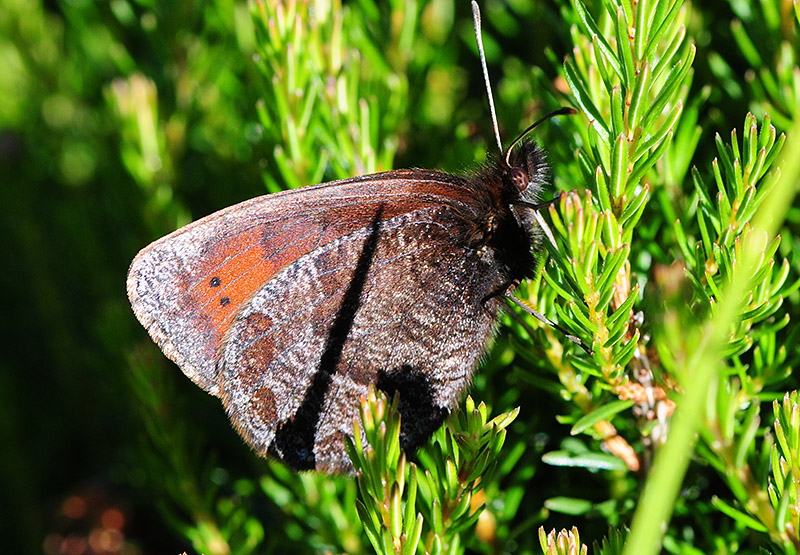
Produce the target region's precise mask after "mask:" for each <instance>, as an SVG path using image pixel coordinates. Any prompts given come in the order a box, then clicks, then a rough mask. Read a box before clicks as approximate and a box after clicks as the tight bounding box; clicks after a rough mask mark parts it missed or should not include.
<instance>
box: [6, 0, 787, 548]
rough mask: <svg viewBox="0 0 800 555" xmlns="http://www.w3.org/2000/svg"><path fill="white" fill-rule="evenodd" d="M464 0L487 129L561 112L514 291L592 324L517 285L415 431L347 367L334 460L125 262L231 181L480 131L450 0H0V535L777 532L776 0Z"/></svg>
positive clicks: (473, 151)
mask: <svg viewBox="0 0 800 555" xmlns="http://www.w3.org/2000/svg"><path fill="white" fill-rule="evenodd" d="M706 4H708V5H706ZM481 8H482V11H483V22H484V41H485V45H486V53H487V58H488V62H489V70H490V72H491V78H492V81H493V83H494V85H495V98H496V101H497V104H498V105H497V109H498V115H499V120H500V125H501V132H502V135H503V137H504V138H505V141H506V142H508V140H509V138H510V137H513V136H514V135H515V134H516V132H517V130H518V129H521V128H524V127H525V126H527V125H528V124H529V123H530V122H531V121H533V120H534V119H536V117H538V116H539V115H541V114H543V113H545V112H547V111H548V110H550V109H555V108H557V107H559V106H561V105H567V104H569V105H573V106H575V107H577V108H578V109H579V111H580V115H579V116H575V117H569V118H566V117H565V118H558V119H556V120H552V121H550V122H548V124H547V125H546V126H544V127H541V128H539V129H537V131H536V133H537V136H536V139H537V141H539V142H541V143H542V144H543V145H544V146H545V148H546V150H547V151H548V153H549V157H550V161H551V162H552V164H553V167H554V190H555V191H558V190H559V189H562V190H566V191H568V192H566V193H563V194H562V195H561V197H560V199H559V202H557V203H556V204H554V205H553V206H552V207H551V208H550V209H549V211H548V212H547V213H544V214H542V215H543V217H544V220H543V221H545V222H546V223H547V226H548V230H549V234H550V236H551V237H552V241H551V240H546V241H545V248H546V251H547V252H546V256H545V260H543V262H542V268H541V278H540V279H534V280H531V281H530V282H529V283H526V284H522V286H520V287H519V288H518V289H517V291H516V294H517V295H518V296H520V297H521V298H523V299H524V300H525V301H526V302H529V303H530V304H531V305H532V306H535V307H536V308H537V310H539V311H540V312H542V313H544V314H545V315H547V316H548V317H549V318H551V319H553V320H555V321H557V322H559V324H560V325H562V326H564V327H565V328H567V329H569V330H570V332H571V333H573V334H575V335H577V336H579V337H581V338H582V339H583V340H584V341H585V342H587V343H589V344H591V345H592V348H593V351H594V353H593V355H591V356H590V355H587V354H586V353H585V352H584V351H583V350H581V349H579V348H578V347H577V346H575V345H574V344H573V343H571V342H570V341H568V340H567V339H565V338H564V337H562V336H561V335H560V334H559V333H558V332H556V331H555V330H553V329H552V328H549V327H545V326H543V325H541V324H540V323H539V322H538V321H533V320H528V319H526V317H520V318H510V317H508V316H506V317H504V325H503V327H502V330H501V332H500V334H499V336H498V339H497V342H496V345H495V346H494V348H493V349H492V350H491V351H490V352H489V353H488V354H487V357H486V361H485V363H484V365H483V368H481V369H480V370H479V371H478V373H477V374H476V376H475V380H474V381H475V383H474V385H473V390H472V391H471V395H472V396H473V397H474V398H475V399H482V400H483V402H479V403H477V405H476V403H475V402H473V401H472V397H470V398H468V399H467V400H466V402H465V406H464V407H462V409H461V410H459V411H457V412H455V413H454V414H453V415H452V417H451V418H450V420H449V421H448V423H447V425H446V426H445V427H443V428H442V429H441V430H439V431H438V432H437V433H436V434H435V435H434V438H433V439H432V440H431V442H430V443H429V444H428V445H427V446H426V447H424V448H422V449H420V450H419V452H418V453H416V454H415V455H412V454H410V453H403V452H402V451H401V450H400V448H399V443H398V439H397V434H398V431H399V420H398V419H399V416H398V415H397V414H396V399H395V400H394V401H388V400H386V399H384V398H382V397H381V395H380V394H376V395H374V396H372V395H371V396H370V398H369V399H367V400H366V402H365V404H364V409H363V414H362V421H361V422H359V423H358V424H357V426H359V428H358V429H360V430H361V431H363V434H362V433H358V434H356V440H355V444H354V445H353V446H351V449H350V452H351V456H352V459H353V462H354V465H355V467H356V469H357V476H356V477H355V478H352V477H327V476H320V475H316V474H313V473H304V474H297V473H294V472H291V471H289V470H287V469H286V468H285V467H283V466H282V465H280V464H278V463H275V462H272V461H262V460H258V459H256V458H255V457H254V456H253V454H252V453H251V452H249V451H248V449H247V448H246V447H245V446H244V445H243V444H242V442H241V441H240V440H239V439H238V438H237V437H236V435H235V433H234V432H232V431H231V430H230V429H229V425H228V424H227V422H226V419H225V415H224V414H223V411H222V410H221V409H220V407H219V404H218V403H217V402H216V401H215V400H214V399H212V398H210V397H208V396H207V395H205V394H204V393H202V392H200V391H198V390H197V388H195V387H194V386H193V385H192V384H190V383H189V382H188V380H186V379H185V378H183V377H182V376H181V375H180V373H179V372H178V371H177V370H176V369H175V368H174V367H173V366H172V365H170V364H169V363H168V362H167V361H166V360H164V358H163V357H162V356H161V354H160V353H159V352H158V351H157V350H156V348H155V347H154V346H153V345H152V344H151V342H150V341H149V339H148V338H147V337H146V336H145V334H144V332H143V330H141V329H140V327H139V326H138V325H137V324H136V323H135V321H134V320H133V317H132V315H131V313H130V310H129V307H128V305H127V300H126V299H125V297H124V293H123V289H124V288H123V285H122V284H123V283H124V275H125V271H126V268H127V265H128V264H129V262H130V260H131V259H132V257H133V255H134V254H135V252H136V251H137V250H138V249H139V248H141V247H142V246H143V245H145V244H146V243H147V242H148V241H150V240H153V239H155V238H157V237H159V236H161V235H163V234H165V233H167V232H169V231H171V230H173V229H175V228H176V227H178V226H179V225H182V224H185V223H188V222H189V221H191V220H192V219H194V218H196V217H199V216H202V215H205V214H207V213H210V212H211V211H213V210H214V209H219V208H222V207H224V206H227V205H230V204H232V203H233V202H235V201H237V200H242V199H244V198H247V197H249V196H255V195H256V194H262V193H264V192H265V191H276V190H279V189H283V188H287V187H295V186H301V185H306V184H310V183H316V182H321V181H324V180H329V179H338V178H343V177H349V176H352V175H357V174H363V173H368V172H373V171H380V170H385V169H390V168H394V167H410V166H415V167H438V168H441V169H445V170H448V171H462V170H463V168H464V167H465V166H469V165H470V164H472V161H473V160H475V161H477V162H481V161H483V160H484V159H485V157H486V153H487V151H488V152H489V153H492V152H493V148H494V146H493V143H494V140H493V138H492V136H491V130H490V124H489V120H488V111H487V108H486V101H485V93H484V91H483V88H482V86H483V85H482V76H481V75H480V71H479V68H480V66H479V63H478V60H477V58H476V56H475V50H476V48H475V45H474V38H473V37H472V22H471V19H470V10H469V5H468V3H467V2H453V1H452V0H431V1H430V2H415V1H400V0H398V1H391V2H382V3H379V2H374V1H373V0H359V1H356V2H348V3H344V5H342V3H340V2H338V1H333V0H331V1H328V0H314V1H309V2H302V1H278V0H253V1H251V2H248V3H246V4H245V3H243V2H239V3H236V2H233V1H231V0H212V1H210V2H206V3H202V5H200V4H197V3H190V2H167V1H166V0H148V1H139V0H114V1H113V2H110V3H94V2H88V1H75V0H73V1H56V2H50V3H46V4H45V3H43V2H41V1H28V2H21V1H17V0H12V1H8V2H5V3H4V5H3V7H2V8H0V60H2V62H3V71H0V94H1V95H2V98H3V102H2V103H0V174H1V175H3V187H0V211H2V212H0V226H2V231H3V234H4V237H6V238H7V249H6V256H7V258H6V260H7V261H8V262H9V270H7V271H6V272H4V273H3V276H2V279H3V280H4V281H3V283H2V285H3V286H4V290H5V291H6V306H5V307H4V308H5V309H6V312H7V314H9V315H11V316H13V317H12V318H7V319H5V320H6V321H5V323H4V324H3V329H2V333H3V337H5V338H6V339H7V343H8V345H9V346H11V347H12V348H11V349H7V355H6V357H4V358H3V359H2V360H0V370H3V371H2V372H0V406H2V410H3V412H2V418H0V422H2V425H0V440H1V441H2V442H3V444H4V445H7V446H11V448H10V449H8V450H7V451H8V453H4V456H3V457H0V476H2V479H3V482H2V483H1V484H0V492H3V496H4V497H3V499H2V500H3V501H4V506H7V507H9V508H11V509H12V510H10V511H9V515H7V518H6V519H4V522H3V523H2V524H0V532H2V536H3V545H4V546H6V547H7V549H8V550H9V551H13V552H21V553H22V552H30V553H36V552H41V551H42V550H43V549H44V551H45V552H48V553H58V552H60V551H63V550H64V549H66V547H69V546H70V545H77V544H80V542H83V543H82V544H81V545H90V546H91V547H92V549H95V550H98V549H99V548H98V547H97V546H100V544H99V543H97V542H99V541H101V540H100V538H106V539H108V538H112V539H113V538H116V539H115V540H114V541H117V542H118V543H117V544H116V545H117V546H118V547H119V548H120V549H127V550H135V549H139V550H141V551H144V552H150V551H152V552H164V551H174V552H176V553H178V552H181V551H184V550H186V551H191V550H194V551H196V552H198V553H207V554H209V555H211V554H216V553H267V552H281V553H285V552H302V553H311V552H314V553H323V552H331V553H333V552H335V553H339V552H347V553H360V552H369V551H372V550H374V551H376V552H380V553H388V552H398V551H401V552H408V553H411V552H420V553H422V552H447V553H461V552H465V551H466V550H469V551H470V552H479V553H489V552H491V553H495V552H506V551H507V552H522V553H539V552H544V553H548V554H550V553H559V554H560V553H586V552H588V551H591V552H592V553H603V554H612V553H614V554H619V553H622V552H626V553H636V554H639V553H655V552H658V551H659V550H660V549H663V550H664V551H666V552H669V553H709V552H714V553H733V552H742V553H756V552H767V551H769V552H774V553H797V552H798V550H800V539H799V538H800V536H798V530H800V521H798V514H799V513H800V508H799V507H798V498H799V497H800V493H798V491H797V487H796V486H797V482H798V473H800V470H798V468H799V467H798V460H799V459H800V452H799V451H798V439H797V438H798V437H800V419H799V418H798V414H800V413H799V412H798V411H799V410H800V409H798V394H797V392H796V390H797V389H800V388H799V387H798V383H797V380H796V378H795V377H794V376H793V374H792V369H793V368H795V367H797V364H798V358H799V357H800V352H798V349H797V347H796V344H797V342H798V339H800V327H798V325H797V322H798V321H800V320H799V319H798V317H800V314H798V309H797V305H798V300H800V292H799V291H798V289H800V270H799V268H798V264H797V261H798V260H800V235H799V234H798V224H799V223H800V210H798V208H797V206H796V203H795V202H794V200H793V198H794V193H795V190H796V188H797V183H798V182H799V181H800V180H799V179H798V176H799V175H800V157H799V156H797V153H798V152H800V144H798V136H800V120H798V113H800V111H798V102H800V93H798V91H800V70H798V63H799V61H800V34H799V29H800V9H799V8H798V4H797V2H794V3H790V2H786V1H783V0H759V1H757V2H756V1H755V0H737V1H736V2H731V3H730V4H724V5H720V4H719V3H717V4H714V3H693V4H689V3H685V2H682V1H681V0H644V1H642V0H639V1H638V2H630V1H626V0H621V1H614V0H597V1H595V2H586V1H581V0H574V1H567V0H556V2H555V3H549V4H548V3H541V2H526V1H524V0H511V1H508V2H505V3H504V2H499V1H497V0H486V1H485V2H481ZM742 122H743V123H742ZM549 194H551V193H546V195H549ZM770 403H772V411H770V410H769V409H770V407H769V404H770ZM514 407H519V409H518V410H519V412H517V409H515V408H514ZM504 411H511V412H504ZM490 413H493V414H501V416H498V417H496V418H494V419H490V418H489V416H488V415H489V414H490ZM367 446H368V447H367ZM363 447H366V449H364V448H363ZM76 507H78V508H80V507H84V510H83V512H81V511H79V510H76ZM109 511H111V513H109ZM112 513H113V514H118V515H122V524H119V522H120V521H119V520H117V521H116V522H117V524H114V525H112V524H109V522H112V521H113V519H112V520H109V519H108V518H106V519H105V520H104V519H103V518H101V515H106V516H108V515H109V514H112ZM114 526H117V527H116V528H115V527H114ZM537 530H538V533H537ZM547 530H551V532H549V533H547V532H546V531H547ZM556 530H562V531H561V532H560V533H557V532H556ZM609 530H610V531H609ZM579 531H580V532H579ZM93 534H94V535H93ZM92 541H94V542H95V543H94V544H91V542H92ZM103 541H105V540H103ZM582 541H585V542H586V544H591V545H593V547H592V548H591V550H588V549H587V548H586V545H584V544H583V543H582ZM70 542H73V543H70ZM65 546H66V547H65ZM107 550H108V551H112V550H111V549H107Z"/></svg>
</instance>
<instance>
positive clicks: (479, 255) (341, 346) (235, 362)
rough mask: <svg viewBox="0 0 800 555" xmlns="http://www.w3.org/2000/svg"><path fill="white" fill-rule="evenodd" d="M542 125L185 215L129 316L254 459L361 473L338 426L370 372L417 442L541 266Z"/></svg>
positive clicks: (158, 251) (148, 264)
mask: <svg viewBox="0 0 800 555" xmlns="http://www.w3.org/2000/svg"><path fill="white" fill-rule="evenodd" d="M473 4H474V3H473ZM473 10H474V13H475V14H476V36H477V37H478V41H479V48H480V51H481V59H482V62H483V64H484V73H485V60H484V59H483V48H482V45H481V44H480V33H479V15H478V13H477V11H476V10H477V6H475V5H474V6H473ZM485 75H487V74H486V73H485ZM486 80H487V86H488V75H487V77H486ZM489 94H490V105H491V109H492V119H493V123H494V124H495V128H496V127H497V126H496V118H495V116H494V107H493V105H492V103H491V90H490V91H489ZM569 112H574V111H573V110H571V109H562V110H559V111H557V112H554V113H553V114H550V115H549V116H547V117H550V116H552V115H554V114H561V113H569ZM544 119H546V118H543V119H542V120H540V121H539V122H536V123H535V124H534V125H532V126H531V127H529V128H528V129H527V130H526V131H525V133H523V134H522V135H521V136H520V139H517V140H516V141H514V143H513V144H512V145H511V147H509V149H507V150H505V151H504V152H503V155H502V156H501V157H500V158H498V159H496V160H494V161H492V162H491V163H489V164H487V165H486V166H485V167H484V168H483V169H482V170H480V171H478V172H477V173H475V174H474V175H469V176H463V177H462V176H455V175H450V174H447V173H443V172H439V171H433V170H418V169H417V170H399V171H390V172H385V173H378V174H373V175H367V176H363V177H355V178H352V179H345V180H342V181H334V182H331V183H325V184H322V185H315V186H311V187H304V188H301V189H295V190H291V191H286V192H281V193H276V194H271V195H266V196H263V197H259V198H255V199H252V200H249V201H246V202H243V203H241V204H237V205H236V206H232V207H230V208H227V209H225V210H222V211H220V212H217V213H215V214H212V215H210V216H207V217H205V218H203V219H201V220H199V221H197V222H194V223H192V224H190V225H187V226H186V227H184V228H182V229H179V230H178V231H176V232H174V233H172V234H170V235H168V236H166V237H164V238H162V239H160V240H158V241H156V242H155V243H153V244H151V245H150V246H148V247H146V248H145V249H143V250H142V251H141V252H140V253H139V254H138V255H137V256H136V258H135V259H134V261H133V263H132V265H131V268H130V273H129V275H128V296H129V298H130V301H131V305H132V306H133V310H134V312H135V314H136V316H137V318H138V319H139V321H140V322H141V323H142V324H143V325H144V327H145V328H146V329H147V331H148V332H149V333H150V335H151V336H152V338H153V339H154V340H155V342H156V343H157V344H158V345H159V346H160V347H161V349H162V350H163V351H164V353H165V354H166V355H167V356H168V357H169V358H170V359H172V360H173V361H175V363H176V364H177V365H178V366H179V367H180V368H181V370H182V371H183V372H184V373H185V374H186V375H187V376H188V377H189V378H191V379H192V380H193V381H194V382H195V383H197V384H198V385H199V386H200V387H202V388H203V389H205V390H206V391H207V392H209V393H210V394H212V395H215V396H218V397H220V399H221V400H222V403H223V404H224V406H225V408H226V410H227V413H228V415H229V417H230V419H231V421H232V422H233V425H234V426H235V427H236V429H237V430H238V431H239V433H240V434H241V435H242V436H243V437H244V438H245V439H246V440H247V442H248V443H249V444H250V445H251V446H252V447H253V448H254V449H255V450H256V451H257V452H258V453H259V454H260V455H267V454H271V455H273V456H275V457H277V458H279V459H281V460H282V461H284V462H286V463H287V464H289V465H290V466H292V467H294V468H297V469H317V470H322V471H326V472H352V465H351V463H350V461H349V459H348V457H347V454H346V452H345V446H344V443H345V442H344V436H346V435H352V433H353V419H354V418H356V417H357V415H358V409H359V405H360V399H361V397H362V395H364V394H365V393H366V392H367V388H368V386H369V385H370V384H374V385H375V386H376V387H377V388H378V389H380V390H383V391H385V392H387V393H389V394H390V395H391V394H393V393H394V392H400V412H401V415H402V424H401V444H402V446H403V447H404V448H405V449H412V448H414V447H416V446H417V445H419V444H420V443H422V442H423V441H425V440H426V439H427V438H428V437H429V436H430V434H431V433H432V432H433V431H434V430H435V429H436V428H437V427H438V426H439V425H440V424H441V423H442V421H443V419H444V418H445V417H446V416H447V414H448V412H449V411H450V410H451V409H452V408H453V407H454V406H455V404H456V403H457V402H458V401H459V399H460V397H461V395H462V393H463V391H464V389H465V388H466V387H467V386H468V385H469V383H470V380H471V378H472V374H473V372H474V371H475V368H476V367H477V365H478V363H479V361H480V358H481V357H482V356H483V353H484V352H485V350H486V348H487V346H488V344H489V342H490V340H491V338H492V336H493V334H494V331H495V328H496V325H497V316H498V313H499V312H500V310H501V308H502V306H503V297H507V298H509V299H513V297H511V296H510V292H511V291H512V290H513V288H514V287H515V286H516V284H518V283H519V282H520V281H521V280H523V279H526V278H530V277H532V276H533V273H534V270H535V267H536V261H537V257H538V255H539V253H540V251H541V246H540V235H541V232H540V227H539V225H538V224H537V220H536V218H535V216H536V210H538V209H540V208H541V207H542V206H543V205H540V204H537V202H538V195H539V193H540V191H541V188H542V186H543V184H545V183H546V182H547V180H548V176H549V175H548V174H549V166H548V164H547V162H546V160H545V156H544V153H543V152H542V150H541V149H540V148H539V147H538V146H537V145H536V144H535V143H533V142H532V141H527V140H523V139H522V137H524V135H525V134H526V133H528V132H529V131H530V130H531V129H533V128H534V127H535V126H536V125H538V124H539V123H541V121H544ZM498 143H499V137H498ZM517 144H518V147H517V148H514V147H515V146H516V145H517ZM501 151H502V149H501ZM526 310H527V308H526ZM536 315H537V317H540V318H543V317H542V316H541V315H538V314H536ZM543 319H544V318H543ZM544 320H545V321H547V320H546V319H544ZM548 322H549V321H548ZM571 339H573V340H574V341H577V339H575V338H572V337H571Z"/></svg>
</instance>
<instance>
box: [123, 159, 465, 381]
mask: <svg viewBox="0 0 800 555" xmlns="http://www.w3.org/2000/svg"><path fill="white" fill-rule="evenodd" d="M467 195H468V193H467V192H466V190H465V184H464V182H463V180H460V179H459V178H456V177H453V176H450V175H448V174H444V173H441V172H433V171H425V170H402V171H394V172H386V173H381V174H374V175H369V176H364V177H359V178H353V179H347V180H343V181H338V182H332V183H327V184H323V185H317V186H314V187H305V188H302V189H296V190H292V191H287V192H284V193H277V194H272V195H266V196H263V197H259V198H255V199H252V200H249V201H246V202H243V203H241V204H238V205H236V206H232V207H230V208H227V209H225V210H222V211H220V212H217V213H215V214H212V215H210V216H207V217H205V218H203V219H201V220H198V221H196V222H194V223H192V224H190V225H188V226H186V227H183V228H181V229H179V230H177V231H176V232H174V233H172V234H170V235H168V236H166V237H164V238H162V239H160V240H158V241H156V242H154V243H153V244H151V245H150V246H148V247H146V248H145V249H143V250H142V251H141V252H140V253H139V254H138V255H137V256H136V258H135V259H134V261H133V263H132V264H131V268H130V270H129V274H128V283H127V288H128V297H129V299H130V302H131V305H132V307H133V310H134V313H135V314H136V316H137V318H138V319H139V321H140V322H141V323H142V324H143V325H144V327H145V328H146V329H147V331H148V332H149V333H150V335H151V336H152V338H153V339H154V340H155V342H156V343H157V344H158V345H159V346H160V347H161V349H162V350H163V351H164V353H165V354H166V355H167V356H168V357H169V358H170V359H172V360H173V361H174V362H175V363H177V364H178V366H179V367H180V368H181V370H182V371H183V372H184V373H185V374H186V375H187V376H188V377H189V378H191V379H192V380H193V381H194V382H195V383H197V384H198V385H200V386H201V387H202V388H203V389H205V390H206V391H208V392H209V393H211V394H213V395H219V393H220V382H219V379H218V376H217V363H218V359H219V356H220V349H221V346H222V340H223V337H224V336H225V334H226V333H227V331H228V328H229V327H230V325H231V323H232V322H233V319H234V317H235V316H236V315H237V314H238V313H239V311H240V309H241V308H242V306H243V305H244V304H245V303H247V302H248V300H249V299H250V298H251V297H252V296H253V295H254V294H255V293H256V291H258V290H260V289H261V288H262V287H263V286H264V284H265V283H267V282H268V281H269V280H270V279H271V278H272V276H274V275H275V274H276V272H279V271H280V270H281V269H283V268H285V267H286V266H287V265H290V264H292V263H294V262H295V261H297V260H298V259H300V258H302V257H303V256H306V255H307V254H308V253H310V252H312V251H314V250H315V249H319V248H320V247H322V246H324V245H326V244H328V243H330V242H331V241H335V240H337V239H339V238H341V237H343V236H346V235H348V234H351V233H353V232H356V231H358V230H360V229H363V228H365V227H367V226H369V225H370V222H371V221H372V219H373V218H374V216H375V213H376V211H377V210H378V209H379V208H380V210H382V213H383V216H382V217H384V218H391V217H394V216H397V215H399V214H404V213H409V212H412V211H415V210H420V209H424V208H426V207H431V206H437V205H439V204H441V203H442V202H448V203H450V204H454V203H455V204H458V201H457V199H458V198H465V197H466V196H467Z"/></svg>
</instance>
